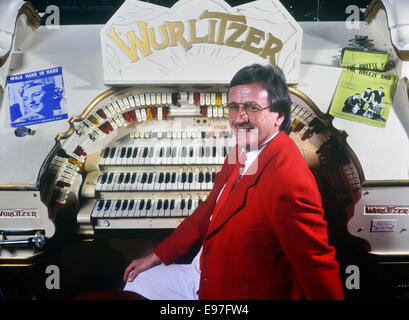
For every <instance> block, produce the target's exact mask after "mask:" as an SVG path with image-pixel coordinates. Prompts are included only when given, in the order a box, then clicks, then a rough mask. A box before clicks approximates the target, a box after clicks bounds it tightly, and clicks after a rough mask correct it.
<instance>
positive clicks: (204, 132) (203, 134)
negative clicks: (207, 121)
mask: <svg viewBox="0 0 409 320" xmlns="http://www.w3.org/2000/svg"><path fill="white" fill-rule="evenodd" d="M201 134H202V138H203V139H204V138H206V131H202V132H201Z"/></svg>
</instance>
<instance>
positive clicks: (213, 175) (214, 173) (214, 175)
mask: <svg viewBox="0 0 409 320" xmlns="http://www.w3.org/2000/svg"><path fill="white" fill-rule="evenodd" d="M215 178H216V172H212V182H213V183H214V179H215Z"/></svg>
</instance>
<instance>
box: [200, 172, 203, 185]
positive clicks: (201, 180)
mask: <svg viewBox="0 0 409 320" xmlns="http://www.w3.org/2000/svg"><path fill="white" fill-rule="evenodd" d="M203 180H204V174H203V172H202V171H200V172H199V183H202V182H203Z"/></svg>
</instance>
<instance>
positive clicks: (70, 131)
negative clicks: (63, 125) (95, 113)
mask: <svg viewBox="0 0 409 320" xmlns="http://www.w3.org/2000/svg"><path fill="white" fill-rule="evenodd" d="M118 91H120V89H117V88H111V89H108V90H106V91H104V92H103V93H101V94H100V95H99V96H98V97H96V98H95V99H94V100H92V101H91V103H90V104H89V105H88V106H87V107H86V108H85V110H84V111H83V113H82V114H80V115H79V116H73V117H72V118H71V119H70V120H69V121H68V122H69V124H70V128H69V129H68V130H67V131H66V132H64V133H60V134H58V135H57V137H56V138H55V140H56V141H57V142H59V141H60V140H61V139H66V138H68V137H69V136H71V135H72V134H73V133H74V122H77V121H82V120H84V119H85V117H86V116H87V115H88V114H89V113H90V111H91V110H92V109H93V108H94V107H95V106H96V105H97V104H98V103H99V102H100V101H102V100H103V99H105V98H106V97H108V96H110V95H111V94H113V93H115V92H118Z"/></svg>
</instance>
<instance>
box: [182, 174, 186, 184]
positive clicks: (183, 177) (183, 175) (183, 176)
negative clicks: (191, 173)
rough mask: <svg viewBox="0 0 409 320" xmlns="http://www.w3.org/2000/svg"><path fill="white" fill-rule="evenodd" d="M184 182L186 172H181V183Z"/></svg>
mask: <svg viewBox="0 0 409 320" xmlns="http://www.w3.org/2000/svg"><path fill="white" fill-rule="evenodd" d="M185 182H186V172H182V183H185Z"/></svg>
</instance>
